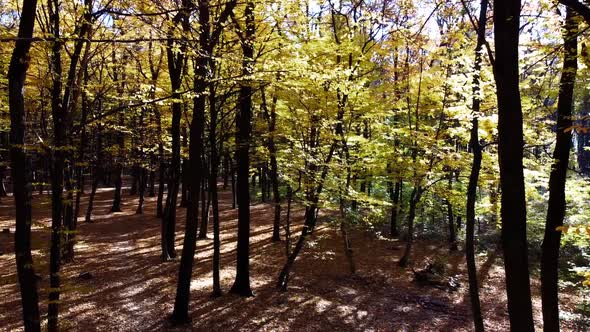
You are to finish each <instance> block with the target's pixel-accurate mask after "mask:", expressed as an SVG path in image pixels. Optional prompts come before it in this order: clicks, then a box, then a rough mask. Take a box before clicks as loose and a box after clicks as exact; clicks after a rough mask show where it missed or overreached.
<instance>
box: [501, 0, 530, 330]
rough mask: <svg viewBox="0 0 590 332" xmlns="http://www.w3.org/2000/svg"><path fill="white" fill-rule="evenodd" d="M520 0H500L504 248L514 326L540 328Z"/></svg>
mask: <svg viewBox="0 0 590 332" xmlns="http://www.w3.org/2000/svg"><path fill="white" fill-rule="evenodd" d="M520 6H521V3H520V0H509V1H506V0H503V1H500V0H495V1H494V38H495V49H496V61H495V63H496V65H495V66H494V76H495V79H496V93H497V97H498V158H499V165H500V187H501V190H502V199H501V205H502V210H501V213H500V214H501V217H502V249H503V251H504V269H505V271H506V293H507V297H508V315H509V317H510V328H511V329H512V330H513V331H523V332H524V331H534V322H533V309H532V302H531V289H530V279H529V260H528V248H527V236H526V198H525V197H526V195H525V188H524V173H523V162H522V159H523V146H524V140H523V128H522V122H523V121H522V107H521V101H520V91H519V69H518V39H519V38H518V37H519V32H520V8H521V7H520Z"/></svg>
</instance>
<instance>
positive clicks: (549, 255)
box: [541, 8, 578, 331]
mask: <svg viewBox="0 0 590 332" xmlns="http://www.w3.org/2000/svg"><path fill="white" fill-rule="evenodd" d="M575 16H576V15H575V13H574V11H573V10H572V9H570V8H568V9H567V16H566V21H565V26H564V36H563V38H564V47H563V58H564V60H563V70H562V72H561V81H560V83H559V101H558V102H557V130H556V142H555V150H553V160H554V163H553V165H552V168H551V175H550V177H549V205H548V207H547V219H546V224H545V236H544V238H543V245H542V251H541V299H542V301H543V329H544V331H559V298H558V291H559V289H558V281H559V275H558V263H559V247H560V242H561V232H560V231H558V230H557V227H560V226H563V219H564V217H565V207H566V201H565V184H566V179H567V168H568V162H569V155H570V149H571V147H572V132H571V130H569V129H568V128H570V127H571V126H572V108H573V99H574V84H575V80H576V72H577V68H578V64H577V61H578V59H577V56H578V40H577V36H578V23H577V21H576V18H575Z"/></svg>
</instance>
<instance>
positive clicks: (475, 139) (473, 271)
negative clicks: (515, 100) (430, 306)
mask: <svg viewBox="0 0 590 332" xmlns="http://www.w3.org/2000/svg"><path fill="white" fill-rule="evenodd" d="M466 9H467V8H466ZM487 9H488V0H481V4H480V9H479V10H480V11H479V20H478V30H477V45H476V47H475V64H474V68H473V71H474V73H473V97H472V114H473V119H472V120H471V123H472V127H471V139H470V141H469V145H470V147H471V152H472V153H473V164H472V165H471V174H470V175H469V184H468V185H467V204H466V207H465V210H466V213H465V214H466V227H465V259H466V261H467V275H468V279H469V299H470V302H471V312H472V314H473V325H474V326H473V327H474V329H475V331H476V332H483V331H484V325H483V317H482V313H481V304H480V300H479V285H478V282H477V265H476V262H475V235H474V231H475V202H476V200H477V183H478V181H479V172H480V170H481V160H482V151H481V145H480V144H479V122H478V116H479V113H480V91H481V87H480V77H481V62H482V56H481V50H482V48H483V45H484V43H485V32H486V23H487ZM459 221H460V217H459V218H457V223H459ZM460 227H461V226H460V225H458V226H457V228H460Z"/></svg>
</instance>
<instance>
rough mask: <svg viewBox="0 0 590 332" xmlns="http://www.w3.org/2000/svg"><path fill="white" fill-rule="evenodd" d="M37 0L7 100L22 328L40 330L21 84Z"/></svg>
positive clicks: (32, 0)
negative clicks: (32, 253)
mask: <svg viewBox="0 0 590 332" xmlns="http://www.w3.org/2000/svg"><path fill="white" fill-rule="evenodd" d="M36 10H37V1H36V0H24V2H23V7H22V13H21V16H20V23H19V29H18V37H19V38H20V39H19V40H17V41H16V43H15V45H14V49H13V52H12V57H11V59H10V66H9V69H8V102H9V109H10V166H11V171H12V180H13V196H14V203H15V219H16V229H15V232H14V253H15V258H16V269H17V275H18V283H19V287H20V293H21V303H22V308H23V325H24V329H25V331H27V332H28V331H32V332H36V331H40V330H41V326H40V319H39V295H38V293H37V279H36V275H35V269H34V266H33V257H32V255H31V196H32V184H31V179H30V170H31V167H30V160H28V159H27V156H26V152H25V130H26V113H25V100H24V87H25V79H26V74H27V69H28V67H29V60H30V59H29V50H30V48H31V40H30V38H31V37H32V36H33V30H34V26H35V14H36Z"/></svg>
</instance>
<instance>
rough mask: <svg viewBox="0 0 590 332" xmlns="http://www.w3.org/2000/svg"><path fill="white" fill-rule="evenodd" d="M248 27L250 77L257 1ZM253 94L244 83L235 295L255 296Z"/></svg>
mask: <svg viewBox="0 0 590 332" xmlns="http://www.w3.org/2000/svg"><path fill="white" fill-rule="evenodd" d="M244 16H245V18H246V27H245V34H244V36H243V37H244V41H243V42H242V52H243V63H242V65H243V67H242V74H243V75H244V76H246V77H247V76H249V75H251V74H252V72H253V69H254V68H253V66H254V63H253V62H254V33H255V25H254V2H253V1H247V2H246V7H245V9H244ZM252 93H253V89H252V86H251V85H250V82H244V83H242V86H241V87H240V92H239V112H238V115H237V118H236V127H237V133H236V145H237V147H236V161H237V171H238V183H237V194H238V249H237V257H236V262H237V264H236V279H235V281H234V284H233V286H232V287H231V289H230V292H231V293H235V294H238V295H241V296H252V295H253V293H252V289H251V288H250V191H249V186H248V173H249V171H250V156H249V152H250V134H251V131H252V126H251V121H252Z"/></svg>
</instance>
